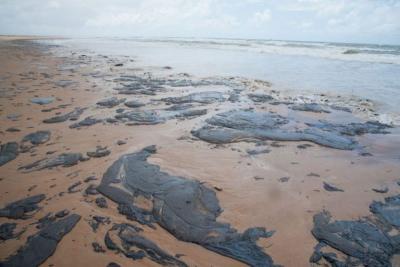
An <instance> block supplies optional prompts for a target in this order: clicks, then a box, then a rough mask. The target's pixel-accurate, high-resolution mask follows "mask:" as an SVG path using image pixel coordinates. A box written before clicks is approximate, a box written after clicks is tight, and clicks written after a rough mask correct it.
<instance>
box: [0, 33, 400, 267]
mask: <svg viewBox="0 0 400 267" xmlns="http://www.w3.org/2000/svg"><path fill="white" fill-rule="evenodd" d="M9 39H11V37H2V41H1V42H0V62H1V63H0V64H1V66H0V94H1V98H0V116H1V127H0V135H1V143H2V144H4V143H6V142H9V141H17V142H19V141H20V140H21V139H22V138H23V136H25V135H26V134H28V133H31V132H34V131H36V130H50V131H51V134H52V136H51V139H50V141H49V142H48V143H46V144H42V145H39V146H37V147H36V148H34V151H33V152H30V153H21V154H20V155H19V156H18V157H17V158H16V159H15V160H13V161H11V162H9V163H7V164H5V165H3V166H1V167H0V179H1V180H0V207H2V206H4V205H5V204H6V203H9V202H12V201H15V200H18V199H20V198H23V197H26V196H29V195H35V194H39V193H44V194H46V196H47V198H48V200H46V201H44V202H43V203H41V204H40V206H42V209H41V210H40V211H39V212H38V213H36V214H35V215H34V216H33V217H32V218H31V219H28V220H23V221H21V220H11V219H6V218H0V223H4V222H13V221H15V222H17V223H18V229H21V228H23V227H26V229H27V230H26V232H25V233H23V234H22V236H21V237H20V238H19V239H12V240H8V241H6V242H3V243H0V259H4V258H6V257H7V256H9V255H10V254H12V253H14V252H15V251H16V250H17V249H18V248H19V247H20V246H21V245H22V244H24V243H25V242H26V239H27V237H28V236H30V235H31V234H33V233H34V232H35V231H36V229H35V225H32V224H31V223H33V222H35V221H36V220H37V219H39V218H41V217H42V216H44V215H46V214H47V213H48V212H57V211H60V210H62V209H68V210H70V211H72V212H74V213H77V214H79V215H81V216H82V219H81V220H80V222H79V223H78V224H77V226H76V227H75V228H74V229H73V230H72V231H71V232H70V233H69V234H67V235H66V236H65V237H64V238H63V239H62V241H61V242H60V243H59V244H58V246H57V250H56V252H55V253H54V255H52V256H51V257H49V258H48V259H47V261H46V262H45V263H43V265H42V266H49V265H52V266H87V265H91V266H106V265H107V264H108V263H109V262H112V261H113V262H116V263H118V264H120V265H121V266H130V265H134V264H137V265H140V266H157V264H156V263H154V262H152V261H150V260H149V259H144V260H139V261H136V262H133V261H132V260H131V259H128V258H126V257H124V256H123V255H122V254H115V253H114V252H112V251H109V250H108V251H107V252H106V253H95V252H94V251H93V249H92V246H91V243H92V242H93V241H97V242H99V243H100V244H102V245H103V246H104V242H103V239H104V234H105V233H106V231H107V230H108V229H109V228H110V227H111V225H112V224H110V225H105V226H100V227H99V230H98V231H97V232H96V233H95V232H93V231H92V230H91V228H90V226H89V224H88V220H90V218H91V216H93V215H101V216H108V217H110V219H111V221H112V223H120V222H129V221H127V220H126V218H125V217H124V216H122V215H120V214H118V211H117V209H116V205H115V204H114V203H112V202H111V201H108V203H109V208H107V209H100V208H98V207H97V206H96V204H95V203H94V199H95V197H96V196H84V195H83V191H84V189H86V187H87V185H88V184H86V183H83V184H82V185H81V186H80V187H79V189H81V190H82V191H81V192H78V193H72V194H69V193H65V194H64V195H62V196H59V193H60V192H66V191H67V188H68V187H69V186H70V185H71V184H73V183H74V182H77V181H83V180H84V179H85V178H86V177H88V176H90V175H95V176H96V177H97V178H98V180H97V181H93V182H90V183H92V184H96V185H97V184H98V183H99V182H100V180H101V177H102V175H103V173H104V172H105V170H106V169H107V168H108V167H109V166H110V165H111V164H112V162H114V161H115V160H117V159H118V158H119V157H120V156H121V155H124V154H126V153H130V152H135V151H138V150H140V149H142V148H143V147H145V146H148V145H157V147H158V152H157V153H156V154H155V155H153V156H152V157H151V158H150V160H149V161H150V162H151V163H154V164H157V165H159V166H160V167H161V169H162V170H164V171H166V172H168V173H171V174H174V175H181V176H184V177H187V178H190V179H195V180H199V181H202V182H205V184H206V185H207V186H209V187H211V188H212V187H218V188H220V189H222V191H218V192H217V197H218V199H219V201H220V205H221V207H222V208H223V210H224V211H223V213H222V215H221V216H220V217H219V218H218V220H219V221H222V222H229V223H230V224H232V226H233V227H234V228H236V229H238V230H239V231H243V230H245V229H247V228H249V227H253V226H263V227H265V228H267V229H268V230H275V231H276V233H275V234H274V235H273V236H272V237H271V238H267V239H261V240H260V241H259V242H258V244H259V245H260V246H262V247H263V248H264V249H265V251H266V253H267V254H269V255H270V256H271V257H272V259H273V260H274V262H275V263H277V264H281V265H284V266H300V267H301V266H310V263H309V262H308V259H309V257H310V255H311V254H312V252H313V247H314V246H315V245H316V244H317V241H316V240H315V239H314V238H313V236H312V235H311V232H310V230H311V229H312V226H313V222H312V218H313V215H314V214H315V213H317V212H319V211H321V210H323V209H326V210H329V211H330V212H331V213H332V215H333V217H334V218H335V219H352V220H353V219H357V218H359V217H362V216H366V215H368V214H369V210H368V206H369V204H370V203H371V202H372V201H373V200H383V198H384V197H386V196H389V195H394V194H398V193H400V187H399V186H398V185H397V184H396V182H397V181H398V180H399V178H400V164H399V161H398V159H397V160H396V159H395V155H396V153H397V156H398V151H399V150H398V148H400V138H399V135H398V133H397V134H396V133H395V134H393V135H390V136H384V135H374V136H372V135H371V136H370V135H367V136H364V137H362V138H361V140H362V142H363V144H364V145H367V146H368V147H369V148H370V151H371V153H372V154H373V156H372V157H363V156H360V155H358V154H357V152H354V151H341V150H336V149H331V148H326V147H321V146H318V145H316V144H312V146H311V147H309V148H307V149H299V148H298V147H297V145H299V144H305V143H307V142H279V143H280V144H281V145H283V146H281V147H275V146H270V144H271V142H269V145H267V147H268V148H270V149H271V152H270V153H267V154H260V155H255V156H249V155H248V154H247V153H246V149H253V148H254V147H255V144H254V143H248V142H239V143H234V144H227V145H222V146H215V145H210V144H208V143H206V142H203V141H199V140H192V139H191V138H190V137H191V135H190V130H191V129H192V128H194V127H196V126H199V125H201V124H202V122H203V121H204V117H202V116H201V117H198V118H195V119H191V120H169V121H167V122H166V123H164V124H158V125H148V126H143V125H142V126H126V125H124V124H118V125H117V126H116V125H110V124H102V123H100V124H96V125H93V126H90V127H87V128H82V129H79V130H77V129H70V128H68V126H69V125H70V124H71V122H63V123H55V124H44V123H42V120H43V119H46V118H49V117H51V116H53V115H54V114H56V112H61V113H65V112H68V111H70V110H72V109H73V108H75V107H88V110H86V111H85V113H84V114H83V115H82V116H81V118H85V117H87V116H89V115H92V114H96V115H100V116H111V115H112V114H113V113H114V112H115V109H117V108H118V107H115V108H113V109H99V108H97V107H96V105H95V103H96V102H97V101H98V100H100V99H103V98H105V97H109V96H112V95H114V94H115V92H113V90H112V88H110V86H109V83H106V82H104V81H102V80H101V79H100V80H99V79H93V78H92V77H91V76H86V75H83V74H87V73H90V72H93V71H96V70H99V69H101V70H102V71H103V72H104V71H107V72H108V73H109V74H110V75H112V77H115V76H118V75H119V74H121V73H125V72H132V71H133V69H134V68H140V67H141V66H138V65H137V66H130V69H129V68H128V67H125V66H124V67H122V68H115V67H114V66H113V64H114V63H115V62H113V61H111V60H110V62H109V65H108V66H107V65H97V66H96V64H86V65H84V66H80V67H78V68H75V69H74V70H73V71H70V70H60V69H61V68H62V67H63V66H65V65H66V64H69V63H70V62H69V59H68V57H60V56H57V55H54V54H53V53H50V52H48V51H43V50H42V49H40V47H37V46H34V45H26V44H24V45H21V43H18V42H15V41H12V42H11V41H10V40H9ZM18 39H25V38H18ZM27 39H30V38H27ZM157 71H158V72H161V73H163V72H165V73H167V74H168V73H173V70H157ZM41 73H46V74H48V75H49V76H47V75H43V74H41ZM105 79H107V78H105ZM59 80H72V81H74V82H76V83H74V84H72V85H70V86H67V87H65V88H62V87H59V86H56V85H55V82H56V81H59ZM211 89H214V88H211ZM185 90H186V91H188V90H191V88H186V89H185ZM177 93H178V94H179V93H180V91H179V90H178V91H175V92H173V91H170V92H167V93H163V95H176V94H177ZM36 96H39V97H48V96H52V97H54V98H55V99H56V100H55V101H54V102H53V103H51V104H48V105H43V106H41V105H37V104H33V103H30V101H29V100H30V98H32V97H36ZM154 98H159V96H157V97H154V96H132V97H130V96H128V99H140V100H141V101H143V102H149V101H150V99H154ZM60 104H69V106H67V107H65V108H61V109H57V110H54V111H53V112H42V111H41V110H43V109H45V108H51V107H56V106H58V105H60ZM157 105H160V104H158V102H153V104H150V107H157ZM231 105H238V106H240V104H231V103H229V102H228V103H224V104H218V105H216V104H213V105H210V106H209V107H208V108H209V113H208V114H207V115H206V117H210V116H212V115H213V114H215V113H217V112H220V111H222V110H225V109H226V110H228V109H230V108H231ZM119 107H123V105H121V106H119ZM215 108H218V109H219V110H218V111H216V110H215ZM256 109H260V110H261V109H266V110H275V111H278V112H281V113H282V114H285V113H288V112H290V111H288V110H287V109H285V108H283V109H282V108H279V107H276V106H274V107H272V106H268V107H266V108H265V107H264V108H263V107H262V105H261V106H257V107H256ZM9 114H18V116H19V117H18V120H16V121H12V120H10V119H7V118H6V116H7V115H9ZM313 116H314V115H313ZM315 116H321V117H322V116H332V115H320V114H319V115H315ZM9 127H16V128H18V129H20V130H21V131H20V132H7V131H6V129H8V128H9ZM181 137H185V138H181ZM117 140H126V142H127V143H126V144H125V145H120V146H119V145H117V144H116V142H117ZM97 145H103V146H107V147H108V148H109V149H110V150H111V154H110V155H109V156H107V157H103V158H92V159H90V160H89V161H86V162H81V163H79V164H77V165H75V166H72V167H68V168H63V167H58V168H54V169H51V170H42V171H37V172H30V173H23V172H21V171H19V170H18V167H20V166H22V165H25V164H27V163H31V162H34V161H36V160H38V159H41V158H45V157H46V156H47V155H46V152H48V151H56V152H55V154H54V155H56V154H59V153H62V152H66V151H68V152H81V153H86V152H87V151H91V150H93V149H94V148H95V147H96V146H97ZM310 173H316V174H318V175H319V176H320V177H315V176H309V175H308V174H310ZM255 177H256V178H257V177H259V178H263V179H255ZM281 177H290V179H289V181H288V182H280V181H279V178H281ZM323 181H326V182H329V183H333V184H335V185H338V186H339V187H340V188H343V189H344V192H327V191H325V190H324V189H323V187H322V183H323ZM90 183H89V184H90ZM378 185H386V186H388V187H389V192H388V193H386V194H379V193H376V192H373V191H372V190H371V189H372V188H373V187H376V186H378ZM32 186H36V187H34V189H32V190H31V191H29V190H28V189H29V188H31V187H32ZM49 198H51V199H49ZM130 223H132V222H130ZM144 229H145V235H146V236H147V237H149V238H150V239H151V240H153V241H154V242H155V243H157V244H158V245H159V246H160V247H161V248H162V249H164V250H165V251H167V252H168V253H170V254H171V255H175V254H184V256H183V257H181V260H183V261H184V262H186V263H187V264H188V265H190V266H243V264H242V263H240V262H238V261H235V260H233V259H230V258H227V257H223V256H221V255H218V254H216V253H213V252H210V251H208V250H206V249H204V248H202V247H201V246H199V245H196V244H192V243H186V242H182V241H178V240H177V239H176V238H175V237H173V236H172V235H171V234H169V233H168V232H167V231H165V230H164V229H162V228H161V227H157V229H156V230H153V229H151V228H147V227H144ZM104 247H105V246H104Z"/></svg>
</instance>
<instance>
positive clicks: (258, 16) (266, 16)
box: [252, 9, 271, 24]
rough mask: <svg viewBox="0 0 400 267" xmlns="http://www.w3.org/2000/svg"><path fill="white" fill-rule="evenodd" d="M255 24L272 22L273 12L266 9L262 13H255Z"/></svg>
mask: <svg viewBox="0 0 400 267" xmlns="http://www.w3.org/2000/svg"><path fill="white" fill-rule="evenodd" d="M252 20H253V22H255V23H261V24H263V23H265V22H268V21H270V20H271V10H269V9H265V10H264V11H261V12H256V13H254V17H253V18H252Z"/></svg>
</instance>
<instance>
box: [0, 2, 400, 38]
mask: <svg viewBox="0 0 400 267" xmlns="http://www.w3.org/2000/svg"><path fill="white" fill-rule="evenodd" d="M399 14H400V1H399V0H381V1H377V0H352V1H348V0H281V1H279V2H275V1H265V0H114V1H109V0H85V1H81V0H42V1H40V4H39V3H38V2H37V0H23V1H15V0H0V34H1V33H2V34H42V35H44V34H51V35H73V36H75V35H79V36H81V35H83V36H101V35H112V36H115V35H119V36H133V35H143V36H197V37H233V38H268V39H269V38H272V39H296V40H326V41H343V42H378V43H382V42H388V43H397V44H400V16H399Z"/></svg>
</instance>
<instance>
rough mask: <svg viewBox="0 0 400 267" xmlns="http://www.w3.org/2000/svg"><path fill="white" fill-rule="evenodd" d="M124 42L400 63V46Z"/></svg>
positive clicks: (170, 40)
mask: <svg viewBox="0 0 400 267" xmlns="http://www.w3.org/2000/svg"><path fill="white" fill-rule="evenodd" d="M122 40H124V41H133V42H145V43H153V44H160V45H162V44H175V45H177V46H189V47H197V48H207V49H226V50H243V51H247V52H258V53H275V54H282V55H302V56H311V57H323V58H330V59H337V60H353V61H364V62H373V63H387V64H400V46H395V45H376V44H351V43H325V42H300V41H282V40H258V39H209V38H202V39H201V38H129V39H126V38H125V39H122Z"/></svg>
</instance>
